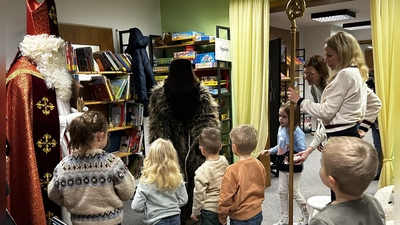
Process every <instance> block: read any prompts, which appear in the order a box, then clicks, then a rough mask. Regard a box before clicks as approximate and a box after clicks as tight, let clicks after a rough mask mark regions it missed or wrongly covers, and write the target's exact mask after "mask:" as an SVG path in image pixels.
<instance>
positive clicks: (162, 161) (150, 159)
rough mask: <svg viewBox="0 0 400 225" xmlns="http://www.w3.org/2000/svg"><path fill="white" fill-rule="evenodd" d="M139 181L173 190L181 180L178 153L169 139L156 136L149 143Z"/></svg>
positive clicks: (164, 189)
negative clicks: (155, 138) (156, 137)
mask: <svg viewBox="0 0 400 225" xmlns="http://www.w3.org/2000/svg"><path fill="white" fill-rule="evenodd" d="M140 182H141V183H146V184H153V183H155V184H156V185H157V189H158V190H163V191H173V190H175V189H176V188H178V187H179V185H180V184H181V183H182V182H183V175H182V173H181V171H180V167H179V161H178V154H177V152H176V150H175V148H174V146H173V144H172V142H171V141H169V140H164V139H162V138H158V139H157V140H155V141H154V142H153V143H152V144H151V146H150V150H149V152H148V155H147V156H146V158H145V159H144V164H143V170H142V177H141V178H140Z"/></svg>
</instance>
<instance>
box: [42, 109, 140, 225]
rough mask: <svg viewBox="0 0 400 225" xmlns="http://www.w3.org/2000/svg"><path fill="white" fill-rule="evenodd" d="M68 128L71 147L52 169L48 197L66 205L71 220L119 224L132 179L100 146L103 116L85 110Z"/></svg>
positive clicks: (104, 138)
mask: <svg viewBox="0 0 400 225" xmlns="http://www.w3.org/2000/svg"><path fill="white" fill-rule="evenodd" d="M69 132H70V136H71V140H70V143H69V147H70V148H72V149H74V151H73V153H72V155H70V156H66V157H65V158H63V159H62V160H61V162H60V163H59V164H58V165H57V166H56V168H55V169H54V172H53V178H52V179H51V181H50V183H49V185H48V186H47V193H48V196H49V198H50V199H51V200H52V201H54V202H55V203H57V204H58V205H60V206H65V207H66V209H67V210H68V212H70V213H71V222H72V223H73V224H77V225H79V224H85V225H108V224H120V223H121V222H122V220H123V217H124V215H123V210H122V208H123V201H126V200H129V199H130V198H131V197H132V196H133V193H134V192H135V183H134V178H133V176H132V174H131V173H130V172H129V170H128V169H127V168H126V166H125V164H124V163H123V162H122V160H121V158H119V157H117V156H115V155H114V154H112V153H108V152H106V151H104V150H103V148H104V147H105V146H106V145H107V141H108V121H107V118H106V117H105V116H104V115H103V114H102V113H101V112H99V111H88V112H85V113H84V114H82V115H81V116H78V117H76V118H75V119H73V120H72V122H71V124H70V127H69Z"/></svg>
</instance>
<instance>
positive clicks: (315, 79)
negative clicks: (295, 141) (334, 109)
mask: <svg viewBox="0 0 400 225" xmlns="http://www.w3.org/2000/svg"><path fill="white" fill-rule="evenodd" d="M303 67H304V68H303V76H304V78H305V79H306V80H307V82H308V84H309V85H310V92H311V95H312V97H313V100H314V102H316V103H319V102H321V95H322V92H323V91H324V89H325V87H326V85H328V79H329V69H328V66H327V65H326V63H325V62H324V57H322V56H320V55H313V56H311V57H310V58H308V59H307V61H306V62H305V63H304V66H303ZM325 140H326V134H325V128H324V127H323V126H322V124H321V122H320V120H317V129H316V131H315V133H314V138H313V140H312V141H311V143H310V144H309V146H308V148H307V149H306V150H305V151H302V152H299V153H298V154H296V155H297V156H299V157H301V158H299V162H304V161H305V160H306V159H307V157H308V155H310V154H311V153H312V152H313V151H314V149H316V148H318V150H321V149H322V148H323V147H322V142H323V141H325Z"/></svg>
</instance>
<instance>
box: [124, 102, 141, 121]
mask: <svg viewBox="0 0 400 225" xmlns="http://www.w3.org/2000/svg"><path fill="white" fill-rule="evenodd" d="M125 105H126V107H125V108H126V117H125V124H126V126H140V125H142V124H141V123H140V105H142V104H141V103H135V101H132V100H129V101H126V102H125Z"/></svg>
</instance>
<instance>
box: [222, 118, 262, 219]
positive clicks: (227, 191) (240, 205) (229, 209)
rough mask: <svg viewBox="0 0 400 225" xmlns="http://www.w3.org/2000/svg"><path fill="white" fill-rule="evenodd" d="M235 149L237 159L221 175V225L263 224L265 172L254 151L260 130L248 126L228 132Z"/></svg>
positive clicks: (237, 127) (244, 125)
mask: <svg viewBox="0 0 400 225" xmlns="http://www.w3.org/2000/svg"><path fill="white" fill-rule="evenodd" d="M229 136H230V138H231V144H232V152H233V153H234V154H235V155H237V156H238V161H237V162H235V163H234V164H232V165H230V166H228V168H226V170H225V174H224V177H223V178H222V183H221V189H220V195H219V201H218V215H219V222H220V223H221V224H223V225H224V224H226V223H227V217H228V216H229V219H230V224H231V225H237V224H253V225H260V224H261V222H262V220H263V216H262V208H261V204H262V202H263V200H264V190H265V179H266V171H265V168H264V166H263V164H262V163H261V162H260V161H259V160H257V159H255V158H253V157H252V156H251V153H252V152H253V151H254V150H255V148H256V146H257V141H258V140H257V130H256V129H255V128H254V127H253V126H251V125H249V124H243V125H240V126H236V127H234V128H233V129H232V131H231V132H230V134H229Z"/></svg>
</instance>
